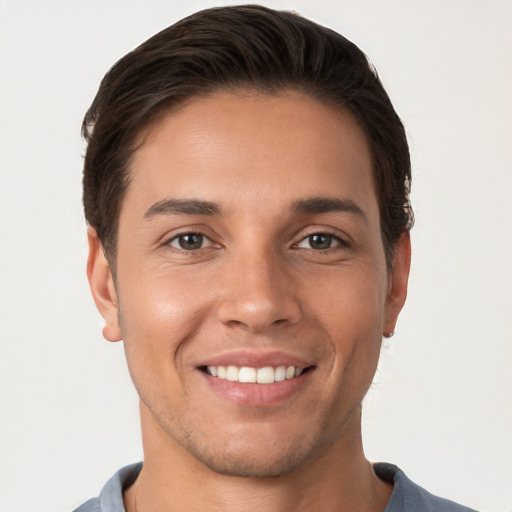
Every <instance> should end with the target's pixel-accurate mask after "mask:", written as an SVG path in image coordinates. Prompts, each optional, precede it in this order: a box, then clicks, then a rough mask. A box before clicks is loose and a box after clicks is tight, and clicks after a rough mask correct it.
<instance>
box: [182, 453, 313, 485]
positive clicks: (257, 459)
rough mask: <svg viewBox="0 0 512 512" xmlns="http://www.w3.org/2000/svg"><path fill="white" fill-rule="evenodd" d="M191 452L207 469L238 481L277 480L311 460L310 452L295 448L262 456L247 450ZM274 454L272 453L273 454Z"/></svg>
mask: <svg viewBox="0 0 512 512" xmlns="http://www.w3.org/2000/svg"><path fill="white" fill-rule="evenodd" d="M188 451H189V452H190V453H191V454H192V455H193V456H194V457H195V458H196V459H197V460H199V462H201V463H202V464H203V465H204V466H206V467H207V468H209V469H210V470H212V471H214V472H215V473H218V474H221V475H226V476H232V477H239V478H276V477H279V476H284V475H287V474H290V473H292V472H294V471H295V470H296V469H297V468H299V467H300V466H301V465H302V464H304V463H305V461H306V460H308V459H310V457H311V453H310V450H303V449H294V450H291V451H290V450H289V451H287V452H284V453H283V452H282V451H281V452H280V453H275V451H273V450H269V449H266V450H260V451H259V453H257V454H256V453H246V451H244V450H241V451H239V452H237V451H231V450H229V451H224V450H223V451H220V450H215V452H216V453H212V451H211V450H201V452H200V453H198V450H196V452H194V451H193V450H191V449H190V448H189V449H188ZM272 452H273V453H272Z"/></svg>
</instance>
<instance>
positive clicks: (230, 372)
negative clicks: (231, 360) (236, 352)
mask: <svg viewBox="0 0 512 512" xmlns="http://www.w3.org/2000/svg"><path fill="white" fill-rule="evenodd" d="M239 373H240V370H239V369H238V368H237V367H236V366H228V367H227V368H226V379H227V380H230V381H233V382H236V381H237V380H238V374H239Z"/></svg>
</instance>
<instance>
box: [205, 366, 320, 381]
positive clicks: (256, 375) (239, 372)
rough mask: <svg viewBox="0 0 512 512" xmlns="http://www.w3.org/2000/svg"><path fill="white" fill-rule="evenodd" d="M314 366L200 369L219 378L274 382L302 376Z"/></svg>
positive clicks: (214, 367)
mask: <svg viewBox="0 0 512 512" xmlns="http://www.w3.org/2000/svg"><path fill="white" fill-rule="evenodd" d="M312 368H313V367H312V366H307V367H301V366H292V365H290V366H285V365H279V366H263V367H261V368H256V367H251V366H235V365H227V366H223V365H220V366H210V365H209V366H201V367H200V368H199V369H200V370H201V371H203V372H205V373H207V374H208V375H210V376H212V377H215V378H216V379H219V380H225V381H229V382H240V383H246V384H273V383H274V382H283V381H285V380H292V379H296V378H297V377H300V376H301V375H303V374H304V373H307V372H308V371H310V370H311V369H312Z"/></svg>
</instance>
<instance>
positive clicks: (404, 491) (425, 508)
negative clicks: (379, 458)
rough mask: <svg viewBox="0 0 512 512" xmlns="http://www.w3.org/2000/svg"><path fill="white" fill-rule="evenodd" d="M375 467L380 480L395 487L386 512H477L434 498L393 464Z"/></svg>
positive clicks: (375, 465)
mask: <svg viewBox="0 0 512 512" xmlns="http://www.w3.org/2000/svg"><path fill="white" fill-rule="evenodd" d="M373 467H374V470H375V473H376V474H377V476H378V477H379V478H380V479H382V480H384V481H386V482H390V483H394V485H395V488H394V490H393V494H392V495H391V499H390V500H389V503H388V505H387V507H386V508H385V509H384V512H405V511H409V510H414V511H415V512H476V511H475V510H473V509H471V508H468V507H465V506H463V505H459V504H457V503H454V502H453V501H450V500H447V499H444V498H440V497H438V496H434V495H433V494H431V493H429V492H428V491H426V490H425V489H423V488H422V487H420V486H419V485H417V484H415V483H414V482H412V481H411V480H410V479H409V478H407V476H406V475H405V474H404V473H403V471H401V470H400V469H399V468H397V467H396V466H394V465H392V464H385V463H377V464H374V466H373Z"/></svg>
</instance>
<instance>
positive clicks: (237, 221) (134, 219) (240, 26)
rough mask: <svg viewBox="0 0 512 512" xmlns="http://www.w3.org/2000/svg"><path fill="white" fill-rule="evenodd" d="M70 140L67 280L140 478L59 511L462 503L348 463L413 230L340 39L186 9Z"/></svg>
mask: <svg viewBox="0 0 512 512" xmlns="http://www.w3.org/2000/svg"><path fill="white" fill-rule="evenodd" d="M84 136H85V138H86V140H87V142H88V148H87V154H86V158H85V164H84V207H85V215H86V218H87V221H88V224H89V231H88V237H89V246H90V254H89V262H88V277H89V281H90V284H91V289H92V293H93V296H94V299H95V302H96V305H97V307H98V309H99V311H100V313H101V314H102V316H103V318H104V320H105V327H104V331H103V333H104V336H105V338H106V339H108V340H110V341H120V340H121V339H122V340H124V344H125V350H126V356H127V361H128V366H129V370H130V374H131V376H132V379H133V381H134V383H135V386H136V389H137V391H138V393H139V396H140V411H141V422H142V434H143V445H144V465H143V466H142V464H138V465H133V466H129V467H127V468H124V469H122V470H121V471H120V472H119V473H117V474H116V475H115V476H114V477H113V478H112V479H111V480H110V481H109V482H108V483H107V485H106V486H105V488H104V489H103V491H102V493H101V495H100V497H99V498H95V499H93V500H90V501H89V502H87V503H85V504H84V505H82V507H80V508H79V509H78V511H79V512H90V511H102V512H107V511H109V512H114V511H115V512H121V511H124V510H126V511H127V512H148V511H160V510H161V511H164V510H165V511H195V510H198V511H199V510H201V511H203V510H212V511H217V510H243V511H257V510H258V511H259V510H265V511H288V510H319V511H349V510H350V511H354V510H357V511H359V510H360V511H382V510H386V512H395V511H403V510H418V511H422V510H428V511H430V510H432V511H433V510H436V511H463V510H469V509H467V508H464V507H461V506H459V505H456V504H454V503H451V502H448V501H446V500H442V499H440V498H436V497H434V496H432V495H430V494H429V493H427V492H426V491H424V490H423V489H421V488H420V487H418V486H416V485H415V484H413V483H412V482H411V481H410V480H408V479H407V477H406V476H405V475H404V474H403V473H402V472H401V471H400V470H399V469H398V468H396V467H395V466H392V465H389V464H376V465H372V464H370V463H369V462H368V461H367V460H366V458H365V456H364V453H363V449H362V441H361V401H362V399H363V397H364V395H365V393H366V392H367V390H368V387H369V386H370V384H371V381H372V379H373V376H374V373H375V370H376V365H377V361H378V357H379V351H380V344H381V341H382V336H391V335H392V334H393V331H394V328H395V323H396V320H397V317H398V315H399V313H400V310H401V308H402V306H403V304H404V301H405V298H406V292H407V280H408V274H409V264H410V241H409V229H410V228H411V226H412V220H413V218H412V210H411V208H410V204H409V185H410V180H411V177H410V161H409V152H408V147H407V142H406V139H405V134H404V130H403V126H402V124H401V122H400V119H399V118H398V116H397V114H396V113H395V111H394V109H393V107H392V105H391V103H390V101H389V98H388V96H387V94H386V92H385V91H384V89H383V87H382V85H381V83H380V81H379V79H378V77H377V75H376V73H375V71H374V70H373V68H372V67H371V66H370V65H369V64H368V61H367V59H366V57H365V56H364V54H363V53H362V52H361V51H360V50H359V49H358V48H357V47H355V45H353V44H352V43H350V42H349V41H347V40H346V39H345V38H343V37H342V36H340V35H339V34H336V33H334V32H332V31H330V30H328V29H326V28H323V27H320V26H317V25H315V24H314V23H312V22H310V21H308V20H305V19H302V18H301V17H299V16H297V15H295V14H291V13H285V12H276V11H272V10H270V9H266V8H263V7H258V6H245V7H226V8H218V9H211V10H207V11H202V12H200V13H197V14H195V15H193V16H191V17H189V18H186V19H184V20H182V21H181V22H178V23H177V24H175V25H173V26H172V27H169V28H168V29H166V30H164V31H162V32H161V33H159V34H157V35H156V36H154V37H153V38H151V39H150V40H148V41H147V42H146V43H144V44H143V45H142V46H140V47H139V48H137V49H136V50H134V51H133V52H131V53H130V54H128V55H127V56H125V57H124V58H123V59H121V60H120V61H119V62H118V63H117V64H116V65H115V66H114V67H113V68H112V69H111V70H110V72H109V73H108V74H107V75H106V77H105V78H104V80H103V82H102V84H101V86H100V90H99V92H98V94H97V96H96V98H95V100H94V102H93V104H92V106H91V108H90V109H89V111H88V113H87V115H86V118H85V121H84Z"/></svg>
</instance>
